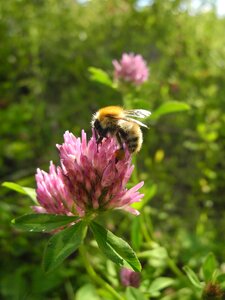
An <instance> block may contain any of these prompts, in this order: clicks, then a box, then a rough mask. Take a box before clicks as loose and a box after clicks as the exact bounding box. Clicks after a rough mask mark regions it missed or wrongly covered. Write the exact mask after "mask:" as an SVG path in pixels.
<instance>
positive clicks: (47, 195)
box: [34, 131, 143, 217]
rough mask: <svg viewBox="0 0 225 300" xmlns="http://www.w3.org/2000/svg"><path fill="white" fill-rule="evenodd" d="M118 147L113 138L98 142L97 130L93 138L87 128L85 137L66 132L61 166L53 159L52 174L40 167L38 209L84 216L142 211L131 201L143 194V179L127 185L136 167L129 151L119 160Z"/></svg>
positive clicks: (38, 172)
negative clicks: (132, 163) (103, 212)
mask: <svg viewBox="0 0 225 300" xmlns="http://www.w3.org/2000/svg"><path fill="white" fill-rule="evenodd" d="M117 147H118V146H117V143H116V141H115V140H114V138H112V137H109V138H105V139H104V140H103V141H102V144H100V145H97V141H96V138H95V135H94V132H93V136H92V137H91V139H90V140H89V141H87V137H86V133H85V132H84V131H82V136H81V138H79V137H78V138H77V137H75V136H74V135H73V134H72V133H70V132H69V131H67V132H65V134H64V143H63V144H62V145H57V148H58V150H59V156H60V161H61V166H59V167H55V165H54V164H53V163H52V162H51V163H50V169H49V173H46V172H44V171H42V170H39V169H38V170H37V174H36V181H37V199H38V202H39V204H40V206H36V207H34V209H35V211H36V212H40V213H41V212H45V213H55V214H66V215H77V216H80V217H84V216H85V215H86V214H88V213H97V214H98V213H100V212H101V211H106V210H111V209H123V210H126V211H129V212H131V213H133V214H138V213H139V212H138V211H137V210H135V209H134V208H132V207H131V204H132V203H134V202H138V201H140V200H141V198H142V197H143V194H140V193H139V191H138V190H139V189H140V188H141V187H142V186H143V182H140V183H138V184H137V185H135V186H134V187H132V188H131V189H127V188H126V184H127V182H128V180H129V178H130V176H131V174H132V171H133V168H134V167H133V166H132V165H131V155H130V153H129V151H128V150H126V151H125V156H124V158H123V159H122V160H119V161H118V160H117V159H116V155H115V152H116V150H117Z"/></svg>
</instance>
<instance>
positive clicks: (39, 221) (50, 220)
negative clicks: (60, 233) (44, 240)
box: [12, 214, 78, 232]
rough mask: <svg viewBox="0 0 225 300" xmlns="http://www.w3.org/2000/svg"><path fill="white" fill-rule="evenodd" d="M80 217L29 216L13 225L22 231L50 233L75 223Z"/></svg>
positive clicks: (16, 220) (17, 219)
mask: <svg viewBox="0 0 225 300" xmlns="http://www.w3.org/2000/svg"><path fill="white" fill-rule="evenodd" d="M77 219H78V217H75V216H73V217H70V216H62V215H51V214H29V215H24V216H22V217H19V218H16V219H14V220H12V224H13V225H14V226H15V227H16V228H18V229H22V230H29V231H34V232H43V231H45V232H49V231H52V230H53V229H57V228H59V227H61V226H64V225H67V224H69V223H72V222H75V221H76V220H77Z"/></svg>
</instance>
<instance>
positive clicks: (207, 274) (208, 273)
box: [202, 253, 217, 282]
mask: <svg viewBox="0 0 225 300" xmlns="http://www.w3.org/2000/svg"><path fill="white" fill-rule="evenodd" d="M216 267H217V261H216V258H215V256H214V254H213V253H209V254H208V255H207V257H206V259H205V261H204V263H203V265H202V271H203V275H204V279H205V281H206V282H209V281H211V279H212V276H213V273H214V271H215V269H216Z"/></svg>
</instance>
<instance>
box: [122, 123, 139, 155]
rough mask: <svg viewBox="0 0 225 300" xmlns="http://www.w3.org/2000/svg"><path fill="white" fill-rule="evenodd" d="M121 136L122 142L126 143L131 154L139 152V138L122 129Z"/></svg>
mask: <svg viewBox="0 0 225 300" xmlns="http://www.w3.org/2000/svg"><path fill="white" fill-rule="evenodd" d="M119 134H120V136H121V138H122V140H123V141H124V142H125V143H126V145H127V147H128V150H129V152H130V153H133V152H135V151H136V150H137V148H138V145H139V137H138V136H136V135H134V134H133V133H132V134H131V133H129V132H127V131H125V130H123V129H122V128H121V129H120V130H119Z"/></svg>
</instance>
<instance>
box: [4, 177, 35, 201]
mask: <svg viewBox="0 0 225 300" xmlns="http://www.w3.org/2000/svg"><path fill="white" fill-rule="evenodd" d="M2 186H4V187H6V188H8V189H10V190H13V191H15V192H17V193H20V194H23V195H27V196H29V197H30V198H31V199H32V200H33V201H34V203H35V204H37V199H36V191H35V189H32V188H29V187H24V186H21V185H19V184H17V183H14V182H8V181H6V182H3V183H2Z"/></svg>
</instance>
